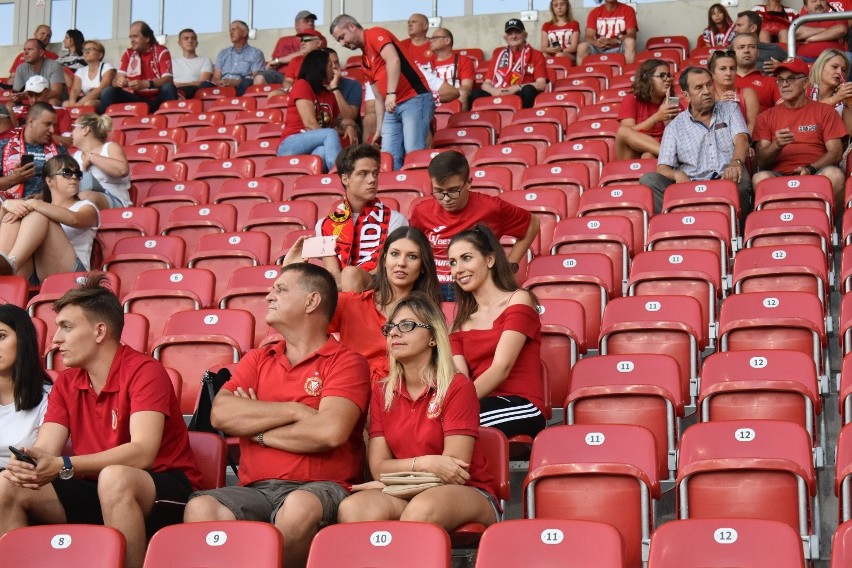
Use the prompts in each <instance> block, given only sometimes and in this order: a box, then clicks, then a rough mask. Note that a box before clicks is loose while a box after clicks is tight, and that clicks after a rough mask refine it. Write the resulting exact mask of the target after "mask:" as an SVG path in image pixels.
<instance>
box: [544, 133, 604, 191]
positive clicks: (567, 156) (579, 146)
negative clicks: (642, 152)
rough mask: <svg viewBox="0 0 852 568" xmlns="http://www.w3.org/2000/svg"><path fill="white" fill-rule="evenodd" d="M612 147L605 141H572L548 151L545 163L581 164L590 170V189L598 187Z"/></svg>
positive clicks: (555, 145) (556, 145)
mask: <svg viewBox="0 0 852 568" xmlns="http://www.w3.org/2000/svg"><path fill="white" fill-rule="evenodd" d="M609 156H610V147H609V146H608V145H607V143H606V142H604V141H603V140H570V141H567V142H560V143H559V144H554V145H553V146H551V147H550V148H548V150H547V154H546V155H545V157H544V163H546V164H552V163H557V164H558V163H562V162H571V163H573V162H579V163H581V164H585V165H586V167H587V168H588V169H589V187H597V186H598V181H599V180H600V174H601V170H602V169H603V165H604V164H605V163H606V162H607V161H609Z"/></svg>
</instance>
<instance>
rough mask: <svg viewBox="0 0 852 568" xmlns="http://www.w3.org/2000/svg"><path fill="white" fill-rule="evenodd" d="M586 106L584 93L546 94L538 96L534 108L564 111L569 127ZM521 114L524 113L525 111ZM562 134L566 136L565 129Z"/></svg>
mask: <svg viewBox="0 0 852 568" xmlns="http://www.w3.org/2000/svg"><path fill="white" fill-rule="evenodd" d="M585 105H586V100H585V97H583V95H582V93H564V92H563V93H548V92H544V93H539V94H538V96H536V98H535V102H534V103H533V108H534V109H536V110H538V109H549V108H557V109H562V111H563V112H564V113H565V117H566V119H567V123H566V126H567V125H568V124H571V123H572V122H574V121H576V120H577V115H578V113H579V112H580V109H582V108H583V107H584V106H585ZM519 112H523V109H522V110H521V111H519ZM562 134H563V136H564V134H565V129H564V128H563V129H562Z"/></svg>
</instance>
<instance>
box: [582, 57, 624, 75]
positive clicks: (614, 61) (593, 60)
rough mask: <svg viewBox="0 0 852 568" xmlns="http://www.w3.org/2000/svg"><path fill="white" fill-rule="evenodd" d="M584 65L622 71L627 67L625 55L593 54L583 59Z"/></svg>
mask: <svg viewBox="0 0 852 568" xmlns="http://www.w3.org/2000/svg"><path fill="white" fill-rule="evenodd" d="M583 63H586V64H592V65H609V66H610V67H612V68H613V69H617V70H618V71H621V70H622V68H623V67H624V66H625V65H627V61H626V60H625V59H624V54H623V53H592V54H589V55H587V56H586V57H585V58H583Z"/></svg>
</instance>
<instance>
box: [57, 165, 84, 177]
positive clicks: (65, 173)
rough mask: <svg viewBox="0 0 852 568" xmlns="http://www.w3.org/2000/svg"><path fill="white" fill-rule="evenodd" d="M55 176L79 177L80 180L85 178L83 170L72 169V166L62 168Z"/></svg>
mask: <svg viewBox="0 0 852 568" xmlns="http://www.w3.org/2000/svg"><path fill="white" fill-rule="evenodd" d="M53 175H54V176H62V177H64V178H65V179H72V178H77V179H78V180H81V179H83V172H81V171H80V170H72V169H71V168H62V169H61V170H59V171H58V172H56V173H55V174H53Z"/></svg>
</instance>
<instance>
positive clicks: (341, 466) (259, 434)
mask: <svg viewBox="0 0 852 568" xmlns="http://www.w3.org/2000/svg"><path fill="white" fill-rule="evenodd" d="M266 300H267V302H268V303H269V310H268V311H267V313H266V323H267V324H269V325H270V326H272V327H273V328H274V329H275V331H277V332H278V333H280V334H281V335H282V336H283V338H284V339H283V340H282V341H281V342H279V343H276V344H275V345H273V346H271V347H265V348H261V349H254V350H252V351H249V352H248V353H247V354H246V355H245V356H244V357H243V358H242V359H240V362H239V364H238V365H237V368H236V370H235V371H234V373H233V375H231V379H230V380H229V381H228V382H227V383H225V384H224V386H223V387H222V389H221V390H220V391H219V394H218V395H216V398H215V400H214V401H213V410H212V412H211V414H210V420H211V422H212V424H213V426H214V427H216V428H218V429H220V430H222V431H224V432H227V433H228V435H230V436H238V437H239V439H240V468H239V478H240V483H239V486H230V487H225V488H222V489H213V490H211V491H199V492H197V493H194V494H193V495H192V498H191V499H190V501H189V503H188V504H187V506H186V511H185V513H184V521H185V522H190V523H191V522H198V521H213V520H216V521H223V520H235V519H236V520H247V521H261V522H272V523H273V524H274V525H275V528H277V529H278V530H279V531H281V533H282V534H283V535H284V542H285V543H286V544H285V545H284V565H285V566H287V568H298V567H303V566H305V562H306V560H307V556H308V550H309V548H310V545H311V540H312V539H313V537H314V535H315V534H316V533H317V531H319V530H320V529H321V528H323V527H325V526H326V525H330V524H332V523H334V522H335V520H336V519H337V507H338V505H339V504H340V502H341V501H343V499H344V498H346V497H347V496H348V495H349V491H348V490H349V488H350V487H351V486H352V484H353V483H356V482H357V481H358V480H360V479H361V477H362V472H363V468H364V438H363V435H364V422H365V416H366V413H367V406H368V404H369V398H370V383H369V375H368V373H369V371H368V369H367V362H366V361H365V360H364V358H363V357H362V356H361V355H358V354H357V353H355V352H354V351H352V350H350V349H348V348H347V347H345V346H343V345H341V344H340V343H338V341H337V340H336V339H334V338H333V337H331V336H330V335H328V332H327V331H326V330H327V328H328V323H329V321H330V320H331V318H332V316H333V315H334V310H335V306H336V304H337V286H336V285H335V283H334V279H333V278H332V277H331V275H330V274H329V273H328V272H327V271H326V270H324V269H322V268H320V267H319V266H314V265H313V264H308V263H298V264H290V265H289V266H285V267H284V268H282V269H281V276H279V277H278V279H277V280H276V281H275V283H274V284H273V286H272V289H271V290H270V292H269V295H268V296H267V297H266ZM178 416H180V412H178Z"/></svg>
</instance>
